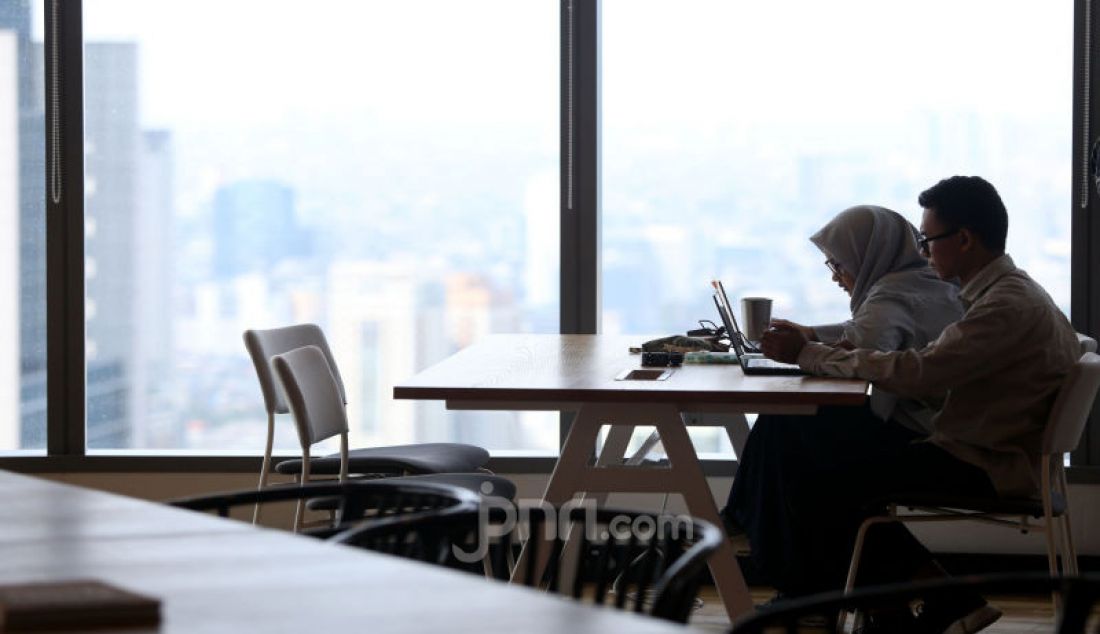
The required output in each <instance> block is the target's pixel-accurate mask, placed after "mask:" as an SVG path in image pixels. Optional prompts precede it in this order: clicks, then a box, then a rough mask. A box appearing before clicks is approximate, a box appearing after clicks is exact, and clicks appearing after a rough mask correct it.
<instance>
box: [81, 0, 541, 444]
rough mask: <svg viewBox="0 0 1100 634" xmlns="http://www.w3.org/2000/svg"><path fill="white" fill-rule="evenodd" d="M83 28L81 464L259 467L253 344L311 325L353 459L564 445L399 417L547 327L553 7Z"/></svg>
mask: <svg viewBox="0 0 1100 634" xmlns="http://www.w3.org/2000/svg"><path fill="white" fill-rule="evenodd" d="M504 26H506V27H507V28H502V27H504ZM84 33H85V42H84V60H85V64H84V76H85V86H86V89H85V111H86V119H85V130H84V133H85V146H86V166H85V173H86V179H85V182H86V183H87V185H86V192H85V193H86V202H85V216H86V217H85V220H86V227H87V231H86V237H85V242H84V249H85V256H86V277H87V282H86V293H87V302H86V304H87V306H88V307H91V306H94V307H95V310H94V312H93V311H92V310H90V309H88V310H86V318H87V346H86V355H87V444H88V447H89V448H90V449H118V448H136V449H157V448H172V449H179V448H184V449H196V450H212V449H239V450H251V451H255V450H257V449H258V448H260V447H262V444H263V434H264V433H265V430H266V427H265V422H264V421H265V419H264V414H263V407H262V400H261V399H260V392H259V388H258V385H257V383H256V378H255V375H254V372H253V370H252V368H251V364H250V362H249V360H248V357H247V355H246V353H245V349H244V346H243V344H242V341H241V333H242V331H243V330H245V329H246V328H267V327H276V326H282V325H288V324H292V323H300V322H315V323H318V324H320V325H321V326H322V328H323V329H324V330H325V331H326V334H327V337H328V338H329V341H330V344H331V345H332V347H333V350H334V353H335V356H336V360H337V362H338V363H339V365H340V370H341V373H342V375H343V378H344V382H345V385H346V386H347V389H348V400H349V418H350V421H351V424H352V439H351V440H352V443H353V444H364V445H367V444H393V443H402V442H411V441H422V440H432V441H463V442H471V443H476V444H481V445H483V446H486V447H488V448H491V449H509V450H524V451H528V452H530V451H532V450H548V449H554V448H556V446H557V429H558V420H557V417H556V416H554V415H547V414H516V413H498V414H491V415H485V414H484V413H477V414H476V416H474V415H472V414H469V413H461V412H457V413H451V412H447V411H446V410H445V409H444V408H443V406H442V404H440V403H423V404H422V403H410V402H403V401H394V400H393V399H392V398H391V397H390V395H391V394H392V386H393V384H394V383H395V382H398V381H400V380H402V379H404V378H407V377H409V376H411V375H412V374H414V373H415V372H416V371H418V370H420V369H422V368H424V367H426V366H427V365H430V364H432V363H434V362H436V361H439V360H441V359H442V358H444V357H446V356H447V355H449V354H451V353H453V352H455V351H456V350H458V349H460V348H462V347H464V346H465V345H467V344H468V343H470V342H471V341H473V340H474V339H476V338H478V337H481V336H483V335H485V334H488V333H491V332H557V329H558V254H557V238H556V232H557V222H558V208H557V197H558V148H557V146H558V136H557V125H558V119H557V93H558V63H559V62H558V20H557V6H556V5H555V4H554V3H552V2H522V3H517V2H513V1H511V0H497V1H491V2H488V3H480V4H478V5H476V6H473V5H468V4H463V3H455V2H451V1H449V0H416V1H412V2H398V3H380V2H378V3H375V2H371V3H366V2H355V1H350V0H349V1H337V0H329V1H326V2H322V3H315V4H311V5H308V6H304V5H302V4H301V3H298V2H285V1H284V2H274V1H264V2H259V1H243V2H223V1H214V0H210V1H206V2H188V3H164V2H156V3H150V2H147V1H146V0H87V1H86V2H85V3H84ZM197 34H201V37H199V38H198V40H197V39H196V37H197ZM199 40H201V45H197V44H199V43H200V42H199ZM513 418H520V419H521V420H520V421H519V423H520V424H512V423H508V424H502V422H503V419H513ZM278 429H279V432H280V435H279V436H278V437H277V445H278V446H282V447H289V448H296V447H297V437H296V435H295V434H294V431H293V426H292V425H289V424H286V425H280V426H278Z"/></svg>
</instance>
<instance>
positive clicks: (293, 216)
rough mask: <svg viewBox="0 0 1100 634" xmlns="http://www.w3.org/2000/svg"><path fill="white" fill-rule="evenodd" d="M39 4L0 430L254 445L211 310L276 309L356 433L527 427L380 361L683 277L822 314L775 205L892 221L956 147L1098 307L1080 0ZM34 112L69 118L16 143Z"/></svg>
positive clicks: (237, 349) (1021, 242)
mask: <svg viewBox="0 0 1100 634" xmlns="http://www.w3.org/2000/svg"><path fill="white" fill-rule="evenodd" d="M43 4H44V3H43V2H42V0H0V219H2V221H3V222H7V223H8V227H9V231H7V232H3V233H2V234H0V235H5V236H7V238H5V239H7V240H8V242H7V245H8V247H9V248H7V249H2V248H0V253H7V254H8V255H7V256H4V257H0V344H3V343H4V342H7V344H8V345H5V346H3V347H0V350H3V352H0V386H6V387H0V389H6V390H8V391H9V392H11V394H9V395H8V396H9V398H7V399H0V402H3V403H8V404H9V407H10V408H11V411H10V412H9V414H8V416H4V417H0V451H3V450H10V449H30V450H32V451H39V450H41V449H43V448H45V447H46V446H47V445H48V447H49V452H50V454H52V455H62V456H63V455H80V454H83V453H84V452H85V449H86V448H90V449H92V450H93V453H95V452H96V451H97V450H105V452H106V451H110V450H115V449H135V450H139V451H142V452H146V453H151V451H150V450H154V449H166V450H169V451H178V450H180V449H190V450H194V451H195V452H199V453H212V452H213V451H214V450H226V451H230V452H239V451H245V452H254V451H256V449H257V447H259V446H260V442H261V438H262V435H263V425H262V422H263V421H262V417H263V415H262V412H261V411H260V397H259V392H258V389H257V386H256V385H255V379H254V378H253V376H252V371H251V368H250V367H249V363H248V360H247V359H246V358H245V355H244V350H243V346H242V345H241V342H240V333H241V331H242V330H244V329H245V328H249V327H271V326H277V325H283V324H286V323H293V322H299V321H315V322H318V323H320V324H321V325H322V326H323V327H324V328H325V329H326V331H327V332H328V334H329V337H330V339H331V340H332V343H333V347H334V349H335V350H336V356H337V360H338V361H339V362H340V365H341V369H342V371H343V372H344V374H345V383H346V384H347V385H348V387H349V390H350V393H349V398H350V400H351V418H352V422H353V426H355V427H356V428H355V430H354V431H353V435H354V436H355V438H354V439H353V442H356V443H363V444H367V443H372V442H404V441H408V440H418V439H432V440H461V441H467V442H475V443H480V444H483V445H486V446H488V447H490V448H492V449H494V450H497V452H498V453H499V451H500V450H501V449H511V450H516V451H519V452H521V453H524V454H530V453H531V452H533V451H539V450H543V449H553V448H555V447H556V445H557V443H558V440H559V437H558V432H559V426H558V425H557V417H556V416H553V415H522V416H521V421H520V422H521V424H519V425H517V424H515V422H516V421H515V420H511V421H508V422H506V423H504V421H503V420H501V419H503V418H507V417H511V418H514V417H516V416H520V415H516V414H504V413H501V414H494V415H485V414H484V413H463V412H447V411H445V410H444V409H443V408H442V406H441V405H440V404H422V403H408V402H403V403H398V402H394V401H393V400H392V399H390V398H389V394H390V389H391V386H392V384H393V382H394V381H395V380H399V379H400V378H402V377H404V376H408V375H410V374H412V373H413V372H415V371H416V370H418V369H419V368H422V367H424V366H426V365H428V364H430V363H432V362H434V361H436V360H438V359H441V358H443V357H444V356H446V355H448V354H449V353H451V352H453V351H454V350H456V349H458V348H459V347H461V346H463V345H465V344H466V343H467V342H469V341H471V340H472V339H474V338H476V337H479V336H481V335H483V334H486V333H489V332H495V331H500V332H505V331H511V332H515V331H527V332H556V331H558V330H559V328H561V329H564V330H566V331H569V332H591V331H594V330H596V329H597V328H599V329H600V330H602V331H603V332H609V333H613V332H634V333H654V334H669V333H671V332H678V331H682V330H683V329H684V328H687V327H691V326H693V325H694V323H695V321H696V320H697V319H700V318H710V319H713V318H714V317H715V315H714V314H713V313H714V310H713V307H712V306H711V305H710V304H709V290H708V287H707V286H706V283H707V280H709V279H711V278H713V277H720V278H722V279H724V280H725V282H726V286H727V288H728V289H729V291H730V294H731V296H734V297H736V296H743V295H747V294H767V295H769V296H772V297H774V298H775V299H776V306H775V312H776V314H777V316H778V315H789V316H792V317H795V318H796V319H798V320H801V321H804V322H811V323H812V322H819V321H832V320H837V319H842V318H844V317H845V316H846V314H847V299H846V298H845V297H844V296H843V295H842V294H840V293H838V292H837V290H836V289H835V288H833V287H832V286H831V285H830V284H829V282H828V273H827V271H826V270H825V267H824V266H823V263H822V258H821V257H820V256H819V255H818V254H817V253H816V251H815V249H814V248H813V247H812V246H811V245H810V244H809V242H808V240H807V237H808V236H809V235H810V234H811V233H812V232H813V231H814V230H816V229H817V228H818V227H820V225H821V224H823V223H824V222H825V221H827V220H828V219H829V218H830V217H831V216H832V215H834V214H835V213H837V212H838V211H840V210H841V209H843V208H845V207H847V206H849V205H852V204H858V203H878V204H882V205H885V206H888V207H893V208H895V209H897V210H898V211H900V212H902V213H903V214H905V215H906V216H908V217H909V218H910V219H911V220H913V221H914V222H916V221H917V220H918V217H919V209H917V205H916V200H915V199H916V195H917V194H918V193H919V191H921V190H922V189H924V188H926V187H927V186H929V185H931V184H932V183H934V182H935V181H936V180H938V179H939V178H942V177H943V176H946V175H949V174H953V173H978V174H982V175H984V176H986V177H988V178H989V179H990V180H991V181H992V182H993V183H994V184H995V185H996V186H997V187H998V189H999V190H1000V191H1001V193H1002V195H1003V197H1004V198H1005V201H1006V203H1007V204H1008V207H1009V212H1010V217H1011V220H1012V229H1011V231H1010V234H1011V235H1010V238H1009V245H1008V246H1009V250H1010V252H1011V253H1012V255H1013V257H1014V258H1015V259H1016V260H1017V262H1018V263H1020V264H1021V266H1023V267H1024V268H1026V269H1027V270H1028V271H1029V272H1030V273H1031V274H1032V275H1033V276H1034V277H1036V278H1037V279H1038V280H1039V281H1040V282H1041V283H1042V284H1043V285H1044V286H1045V287H1046V288H1047V289H1048V290H1050V291H1051V294H1052V295H1053V296H1054V299H1055V301H1057V302H1058V303H1059V305H1060V306H1062V307H1063V309H1065V310H1067V311H1068V310H1069V308H1070V294H1071V290H1072V303H1073V305H1072V308H1073V317H1074V320H1075V322H1074V323H1075V324H1076V325H1077V327H1078V329H1079V330H1082V331H1087V332H1091V333H1093V334H1095V333H1097V332H1100V320H1098V317H1097V314H1098V313H1097V311H1096V310H1093V308H1092V306H1093V305H1094V304H1097V302H1096V297H1095V294H1096V293H1095V288H1096V284H1095V283H1094V279H1093V277H1094V276H1093V273H1092V271H1091V269H1092V268H1095V267H1092V266H1091V262H1093V261H1094V260H1095V255H1094V253H1093V251H1094V250H1095V247H1094V245H1097V244H1100V229H1098V228H1100V222H1094V221H1093V220H1092V216H1093V215H1095V214H1093V213H1092V211H1093V210H1092V208H1091V207H1092V206H1093V205H1095V198H1094V197H1093V196H1092V195H1091V194H1089V193H1087V192H1088V189H1089V188H1086V187H1085V185H1084V174H1083V166H1082V165H1081V163H1082V160H1083V157H1084V156H1086V155H1087V149H1088V147H1087V146H1088V145H1090V142H1091V141H1092V140H1093V139H1095V137H1096V135H1095V133H1094V132H1093V131H1091V130H1090V129H1089V127H1088V123H1087V122H1088V121H1090V120H1091V121H1093V122H1095V121H1097V120H1100V106H1095V105H1091V104H1094V103H1100V101H1098V100H1095V99H1092V100H1091V102H1090V101H1089V100H1088V99H1086V98H1085V97H1087V95H1086V93H1087V90H1086V87H1087V86H1089V85H1091V84H1094V83H1096V82H1094V81H1092V79H1093V77H1092V76H1091V75H1095V72H1096V71H1094V70H1092V66H1090V65H1088V64H1086V63H1085V60H1087V59H1091V57H1092V53H1093V51H1092V50H1091V49H1089V48H1088V45H1087V44H1086V39H1087V38H1086V36H1085V34H1086V33H1088V32H1090V31H1089V29H1087V28H1085V18H1086V15H1089V12H1088V11H1087V10H1086V7H1087V5H1081V4H1080V3H1078V5H1077V6H1081V7H1082V9H1081V10H1080V11H1077V12H1076V13H1075V14H1073V15H1071V13H1070V12H1071V11H1072V9H1071V8H1070V7H1069V6H1064V5H1057V6H1055V5H1051V6H1046V5H1044V6H1043V7H1042V10H1041V11H1035V10H1034V7H1031V11H1030V12H1028V11H1026V10H1025V9H1022V8H1018V7H1015V6H1011V5H1008V4H1005V3H998V2H993V1H991V0H984V1H980V2H971V3H967V4H965V6H956V5H949V4H947V3H946V2H942V1H940V0H937V1H936V2H933V3H932V4H928V3H924V4H921V5H912V6H895V5H894V4H891V3H876V2H871V1H869V0H858V1H857V0H839V1H838V2H832V3H827V4H822V3H814V2H809V1H808V0H807V1H800V2H797V3H795V4H794V5H791V4H790V3H788V4H785V5H783V8H782V9H780V8H778V7H773V6H770V5H768V4H767V3H765V4H762V5H760V6H756V5H748V4H745V3H727V2H721V1H718V0H685V2H682V3H679V4H677V5H676V6H675V8H674V9H671V10H670V9H669V7H668V6H667V3H666V4H659V3H657V2H653V1H652V0H559V2H552V1H551V0H529V1H526V2H515V1H514V0H488V1H487V2H484V3H479V4H477V5H463V4H461V3H454V2H451V1H449V0H410V1H409V2H400V3H381V2H378V3H374V2H371V3H365V2H355V1H352V0H324V1H323V2H321V3H319V4H312V5H309V6H303V5H302V4H301V3H290V2H288V1H286V0H272V1H260V0H235V1H233V2H223V1H214V0H197V1H196V2H189V3H186V4H181V3H168V2H147V1H142V0H71V1H70V0H64V1H63V2H62V1H61V0H57V1H55V0H46V1H45V5H46V6H43ZM1096 13H1097V12H1092V14H1096ZM44 16H45V19H44ZM51 16H61V19H54V18H52V17H51ZM943 16H950V18H949V19H946V18H944V17H943ZM1092 22H1093V23H1094V24H1093V25H1092V26H1093V27H1094V28H1092V29H1091V31H1097V29H1098V28H1100V25H1098V24H1096V23H1097V22H1100V18H1098V17H1097V15H1092ZM1074 23H1076V27H1077V28H1076V29H1074ZM58 24H60V28H58V27H57V25H58ZM559 24H567V25H570V26H571V28H570V30H568V31H566V30H562V29H560V28H559ZM822 25H827V28H822ZM572 27H576V28H575V29H574V28H572ZM1097 32H1100V31H1097ZM976 33H977V34H981V45H980V46H975V45H973V39H974V37H973V36H974V34H976ZM574 35H576V36H577V37H576V38H574ZM53 38H56V40H57V41H58V42H59V43H60V45H59V47H57V50H58V51H59V54H58V56H57V57H55V58H52V59H53V63H51V58H50V56H49V55H46V54H44V53H43V41H46V42H47V44H48V43H49V42H50V41H51V40H52V39H53ZM81 38H83V40H82V39H81ZM575 39H576V41H574V40H575ZM1021 42H1023V43H1026V44H1027V45H1026V46H1024V45H1021V44H1020V43H1021ZM1071 42H1073V44H1071ZM574 45H576V46H574ZM50 50H52V49H49V48H48V47H47V50H46V53H49V52H50ZM1074 55H1075V56H1076V57H1075V59H1071V57H1073V56H1074ZM58 60H59V61H58ZM562 62H565V64H567V65H564V64H563V63H562ZM55 67H56V68H60V70H62V71H65V70H69V71H72V72H68V73H65V72H61V73H60V75H59V77H60V79H58V80H57V82H59V83H60V86H61V88H60V89H59V90H60V95H61V97H60V101H59V102H58V103H59V104H60V106H61V108H60V110H59V111H57V112H56V113H55V112H54V111H52V110H51V111H50V113H49V114H50V116H47V107H48V106H50V105H51V104H52V103H53V102H52V101H51V100H50V96H51V95H53V94H54V93H53V88H51V86H53V85H54V83H57V82H43V81H42V77H43V75H44V74H46V71H48V70H50V69H51V68H55ZM77 71H79V72H77ZM1074 71H1078V72H1077V75H1078V76H1079V77H1078V79H1077V82H1076V84H1075V85H1072V86H1071V83H1072V82H1071V77H1072V74H1073V72H1074ZM1090 73H1091V75H1090ZM81 75H83V77H81ZM81 79H82V80H83V84H82V85H81V83H80V80H81ZM5 87H6V88H5ZM559 87H564V88H565V90H559ZM81 88H83V90H81ZM80 95H83V99H84V101H81V99H80V97H79V96H80ZM1070 95H1075V96H1077V97H1079V99H1077V100H1076V103H1075V104H1072V105H1071V102H1070V98H1069V96H1070ZM559 103H560V104H561V107H560V108H559ZM1071 111H1072V112H1071ZM54 114H56V119H55V118H54V116H53V115H54ZM559 117H560V120H559ZM54 122H57V123H58V124H59V126H57V127H55V126H54V125H53V123H54ZM559 123H560V124H561V125H559ZM1071 123H1072V125H1074V126H1076V127H1075V128H1073V129H1074V130H1075V131H1077V132H1079V133H1080V134H1075V135H1074V136H1073V138H1072V140H1071ZM81 126H83V128H81ZM58 128H59V129H60V130H61V133H62V135H64V134H65V133H67V132H68V133H72V132H75V131H76V130H81V134H75V133H74V134H70V135H69V136H67V137H66V138H67V139H78V138H80V137H81V135H82V136H83V143H82V144H81V143H63V144H61V151H60V153H59V155H60V157H61V160H60V163H57V164H51V165H49V166H47V165H46V164H45V160H44V157H45V156H46V154H45V152H44V151H43V147H44V146H46V145H49V146H50V148H52V149H56V148H57V144H56V143H55V140H56V138H60V137H56V135H55V134H54V133H53V132H56V130H57V129H58ZM47 134H48V136H49V138H47ZM559 135H560V136H559ZM1071 145H1072V147H1071ZM559 146H561V147H565V148H567V152H568V154H567V153H566V152H560V151H559ZM1081 146H1084V147H1081ZM559 154H560V155H561V160H560V161H559ZM50 156H53V153H52V152H51V154H50ZM1071 161H1072V163H1073V165H1072V166H1071V165H1070V163H1071ZM55 165H56V166H59V168H64V170H66V171H64V174H65V176H66V178H65V179H61V180H59V181H56V180H55V181H54V182H52V183H51V184H50V185H49V186H47V183H45V182H44V180H45V179H43V178H42V176H43V174H46V173H47V171H48V170H49V171H50V173H51V174H53V173H55V172H56V173H60V172H59V171H57V170H55ZM1071 169H1072V171H1071ZM1070 174H1072V175H1073V181H1072V182H1073V185H1072V189H1073V192H1075V193H1076V195H1079V196H1080V198H1079V199H1078V200H1075V201H1074V202H1075V203H1076V204H1075V205H1073V206H1072V207H1070V200H1069V194H1070V191H1069V190H1070V188H1069V187H1066V183H1067V181H1068V180H1069V179H1068V178H1067V177H1068V176H1069V175H1070ZM74 175H76V176H75V177H74ZM81 175H82V176H83V179H81V178H80V176H81ZM59 183H62V184H64V186H65V187H66V188H68V189H66V190H65V191H67V192H70V193H71V192H74V191H79V190H81V189H83V194H84V195H83V196H72V195H69V196H66V197H65V198H64V200H62V201H60V202H59V200H57V197H56V196H53V195H52V190H53V188H54V187H55V186H56V187H60V186H61V185H60V184H59ZM559 184H560V186H561V187H562V188H563V189H564V190H565V191H567V192H568V194H567V195H566V196H564V197H560V196H559ZM47 189H50V190H51V192H47ZM47 193H51V195H50V196H47ZM559 198H564V199H565V200H571V201H573V202H574V203H576V204H575V205H571V207H570V209H569V210H568V213H564V212H561V210H559ZM1071 208H1072V209H1073V212H1071V213H1067V210H1068V209H1071ZM55 212H57V213H55ZM61 212H64V213H61ZM1071 215H1072V218H1071V217H1070V216H1071ZM74 220H75V222H77V223H79V224H74ZM559 220H561V228H560V229H559ZM16 227H18V230H17V231H16V230H15V228H16ZM47 233H48V234H49V236H50V240H48V241H47V240H46V235H47ZM78 234H81V235H78ZM597 235H599V236H600V238H599V239H598V240H597V239H595V236H597ZM15 236H18V243H16V241H15V240H14V238H15ZM1071 236H1072V238H1073V253H1072V269H1073V270H1072V272H1073V287H1072V289H1071V288H1070V282H1069V277H1070V276H1069V274H1070V265H1071V261H1070V260H1071V255H1070V238H1071ZM47 243H48V244H49V252H48V253H47V252H46V251H47V250H46V246H47ZM16 249H18V257H17V258H16V256H15V253H16ZM559 253H562V254H565V256H564V258H561V257H559ZM72 255H79V256H80V257H70V256H72ZM5 258H6V259H5ZM47 262H48V263H49V266H48V267H47ZM601 271H602V272H601ZM47 272H48V273H49V277H47ZM16 280H18V281H16ZM559 284H560V287H559ZM559 288H560V289H562V292H561V293H560V296H559ZM601 293H602V303H601V300H600V299H599V298H600V297H601ZM47 295H49V307H48V309H47V305H46V302H47ZM47 317H48V318H49V319H50V323H51V324H52V325H53V327H52V328H51V329H50V331H49V335H50V339H49V341H50V345H49V346H47V345H46V341H47V337H46V320H47ZM82 328H83V331H82ZM13 351H16V352H13ZM47 352H48V353H49V355H50V356H49V358H48V359H47ZM47 369H48V370H49V373H50V380H49V383H48V387H49V389H50V395H49V399H50V403H51V407H50V408H49V410H48V414H49V420H48V423H47V420H46V415H47V410H46V400H47V395H46V388H47V377H46V373H47ZM5 377H7V379H5ZM16 389H18V394H16V393H15V390H16ZM0 396H3V394H0ZM70 397H71V398H70ZM15 403H18V406H17V407H18V409H16V405H15ZM494 417H495V418H494ZM16 420H18V423H13V422H10V421H16ZM5 421H7V422H5ZM501 423H504V424H501ZM5 424H6V425H7V426H6V427H5V426H4V425H5ZM1093 427H1095V425H1093ZM280 431H281V433H282V435H281V437H280V438H279V439H278V444H279V445H280V446H282V447H293V446H294V445H295V441H294V439H293V435H292V432H291V430H290V428H289V426H288V425H283V426H281V427H280ZM47 432H48V434H47ZM508 434H511V435H508ZM47 436H48V437H47ZM696 440H697V441H698V443H699V444H698V447H699V449H701V450H702V451H703V452H704V453H706V452H713V451H718V452H722V451H727V450H728V448H729V447H728V443H727V442H726V441H725V439H724V437H723V435H721V434H718V433H713V431H711V432H708V431H705V430H704V432H702V433H700V434H699V435H697V436H696ZM47 441H48V442H47ZM1074 459H1075V461H1076V463H1077V464H1098V463H1100V434H1098V433H1092V434H1086V441H1085V443H1084V445H1083V448H1082V449H1081V450H1080V451H1079V452H1077V453H1076V454H1075V458H1074ZM186 462H187V461H186V460H184V461H183V462H181V463H180V464H183V463H186Z"/></svg>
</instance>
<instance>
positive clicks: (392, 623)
mask: <svg viewBox="0 0 1100 634" xmlns="http://www.w3.org/2000/svg"><path fill="white" fill-rule="evenodd" d="M0 562H3V565H2V566H0V583H23V582H36V581H58V580H65V579H77V578H95V579H100V580H103V581H107V582H109V583H113V584H115V585H118V586H121V587H124V588H127V589H130V590H134V591H137V592H142V593H145V594H149V595H151V596H154V597H159V598H160V599H161V601H162V605H161V611H162V623H161V624H160V626H159V627H155V628H145V629H140V628H139V629H135V628H126V629H124V630H119V631H120V632H124V633H125V634H137V633H140V632H161V633H172V632H188V633H204V632H218V633H220V632H226V633H229V632H232V633H239V632H294V633H295V634H300V633H302V632H346V631H374V632H450V631H454V632H467V631H468V632H488V631H492V632H506V633H508V634H517V633H519V632H535V633H541V632H546V633H551V632H553V633H560V632H565V631H569V632H592V633H599V634H606V633H608V632H616V631H622V632H653V633H655V634H659V633H662V632H663V633H673V632H683V628H682V627H680V626H678V625H676V624H673V623H667V622H665V621H661V620H658V619H653V618H648V617H642V616H637V615H634V614H629V613H625V612H618V611H614V610H599V609H595V608H592V607H589V606H585V605H581V604H578V603H575V602H573V601H571V600H568V599H564V598H561V597H558V596H550V595H546V594H544V593H540V592H536V591H534V590H530V589H528V588H521V587H514V586H509V585H507V584H503V583H499V582H495V581H488V580H486V579H483V578H480V577H478V576H476V575H470V574H465V573H460V572H455V571H452V570H445V569H443V568H438V567H433V566H429V565H426V564H421V563H416V562H412V561H407V560H404V559H397V558H395V557H390V556H386V555H379V554H375V553H370V552H367V551H364V550H359V549H355V548H350V547H345V546H338V545H334V544H326V543H323V542H320V541H317V540H314V539H311V538H308V537H302V536H297V535H291V534H289V533H285V532H282V531H276V530H269V529H262V528H255V527H253V526H252V525H250V524H245V523H243V522H238V521H234V520H225V519H220V518H217V517H212V516H207V515H202V514H199V513H195V512H192V511H184V510H181V509H175V508H172V507H168V506H165V505H162V504H156V503H153V502H145V501H141V500H134V499H131V498H125V497H121V496H117V495H112V494H108V493H103V492H99V491H93V490H89V489H83V488H80V487H74V486H70V485H65V484H58V483H54V482H49V481H46V480H40V479H36V478H31V477H27V476H22V475H17V474H14V473H10V472H5V471H0ZM96 631H97V632H105V631H107V630H96Z"/></svg>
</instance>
